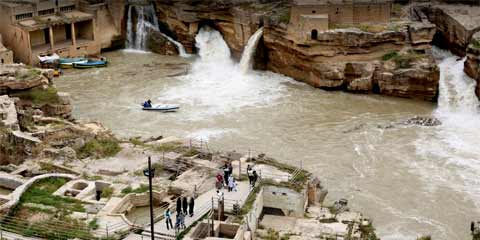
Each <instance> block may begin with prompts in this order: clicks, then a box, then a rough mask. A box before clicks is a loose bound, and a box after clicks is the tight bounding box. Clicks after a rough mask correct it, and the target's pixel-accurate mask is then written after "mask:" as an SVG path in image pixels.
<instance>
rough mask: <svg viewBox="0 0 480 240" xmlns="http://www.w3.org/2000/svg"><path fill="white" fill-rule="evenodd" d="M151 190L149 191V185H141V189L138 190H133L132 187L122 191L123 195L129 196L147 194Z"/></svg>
mask: <svg viewBox="0 0 480 240" xmlns="http://www.w3.org/2000/svg"><path fill="white" fill-rule="evenodd" d="M148 190H149V189H148V185H146V184H141V185H140V187H138V188H135V189H132V187H130V186H128V187H126V188H124V189H122V193H123V194H129V193H144V192H147V191H148Z"/></svg>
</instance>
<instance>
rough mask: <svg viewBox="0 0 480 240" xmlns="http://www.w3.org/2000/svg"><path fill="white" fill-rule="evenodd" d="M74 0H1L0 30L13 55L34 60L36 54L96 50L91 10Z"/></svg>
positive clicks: (80, 53)
mask: <svg viewBox="0 0 480 240" xmlns="http://www.w3.org/2000/svg"><path fill="white" fill-rule="evenodd" d="M78 6H79V2H78V0H24V1H14V0H2V1H0V22H2V24H0V34H2V35H3V43H4V44H5V46H6V47H8V48H10V49H12V50H13V52H14V59H15V60H16V61H20V62H23V63H26V64H36V63H37V62H38V61H39V59H38V56H41V55H46V54H50V53H57V54H58V55H60V56H62V57H75V56H83V55H88V54H98V53H100V44H99V43H98V41H97V39H96V35H95V19H94V16H93V15H92V14H89V13H86V12H82V11H79V10H78Z"/></svg>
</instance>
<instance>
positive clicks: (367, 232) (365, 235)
mask: <svg viewBox="0 0 480 240" xmlns="http://www.w3.org/2000/svg"><path fill="white" fill-rule="evenodd" d="M359 230H360V238H361V239H366V240H379V238H378V237H377V234H376V233H375V228H374V227H373V225H372V223H371V222H369V223H368V225H366V226H364V225H360V226H359Z"/></svg>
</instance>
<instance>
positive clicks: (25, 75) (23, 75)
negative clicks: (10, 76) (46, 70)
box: [15, 68, 42, 81]
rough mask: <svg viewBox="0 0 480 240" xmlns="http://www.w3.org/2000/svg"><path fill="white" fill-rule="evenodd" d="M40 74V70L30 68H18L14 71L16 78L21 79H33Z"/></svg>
mask: <svg viewBox="0 0 480 240" xmlns="http://www.w3.org/2000/svg"><path fill="white" fill-rule="evenodd" d="M41 74H42V72H41V71H40V70H38V69H35V68H31V69H28V70H19V71H17V72H15V78H16V79H17V80H23V81H27V80H34V79H36V78H38V77H40V75H41Z"/></svg>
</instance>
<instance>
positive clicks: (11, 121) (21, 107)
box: [0, 64, 108, 165]
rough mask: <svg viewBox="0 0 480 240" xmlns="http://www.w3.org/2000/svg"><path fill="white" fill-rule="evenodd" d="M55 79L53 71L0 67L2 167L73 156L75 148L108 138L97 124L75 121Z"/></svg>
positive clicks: (67, 99) (18, 65)
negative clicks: (56, 86) (29, 161)
mask: <svg viewBox="0 0 480 240" xmlns="http://www.w3.org/2000/svg"><path fill="white" fill-rule="evenodd" d="M52 78H53V70H41V69H36V68H31V67H27V66H25V65H21V64H12V65H5V64H0V143H1V144H0V165H6V164H19V163H22V162H23V161H24V160H25V159H28V158H45V157H47V158H48V157H58V155H61V154H67V155H69V156H72V155H73V156H74V155H75V150H73V149H74V148H75V149H79V148H81V147H82V146H83V145H84V144H85V142H87V141H88V140H91V139H94V138H97V137H98V136H105V135H108V132H107V131H106V130H104V129H103V128H102V127H101V126H99V125H98V124H95V123H85V124H83V123H77V122H75V121H74V120H73V119H72V117H71V111H72V107H71V105H70V98H69V95H68V94H66V93H61V92H57V90H56V88H55V86H54V85H53V83H52ZM72 152H73V154H71V153H72Z"/></svg>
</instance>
